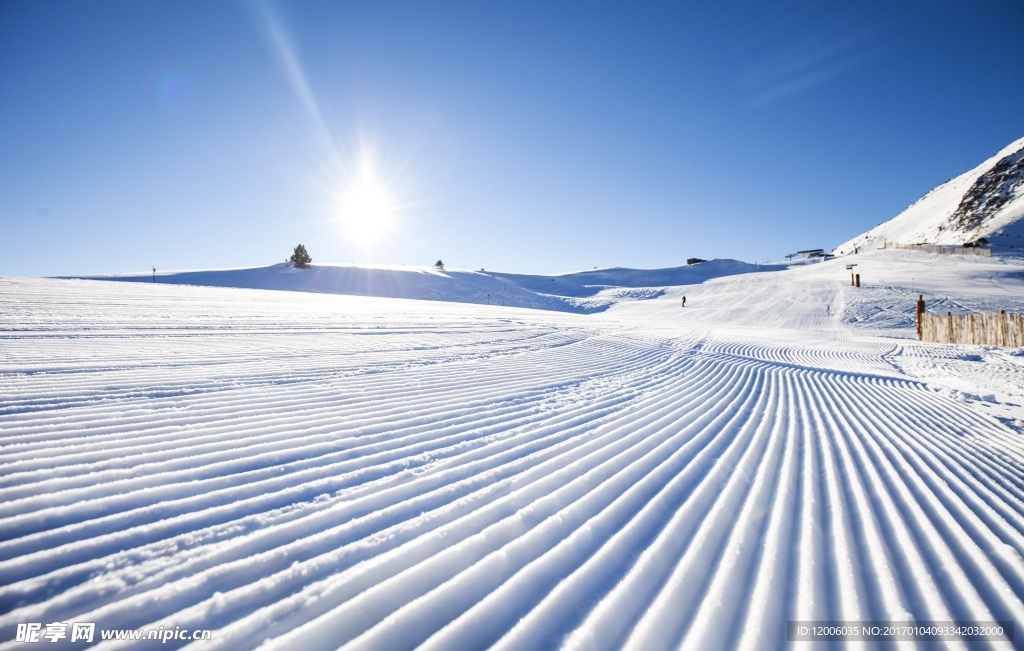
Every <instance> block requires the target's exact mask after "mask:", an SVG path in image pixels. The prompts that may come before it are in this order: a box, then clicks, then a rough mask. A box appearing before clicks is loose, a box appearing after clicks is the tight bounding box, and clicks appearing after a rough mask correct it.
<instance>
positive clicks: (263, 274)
mask: <svg viewBox="0 0 1024 651" xmlns="http://www.w3.org/2000/svg"><path fill="white" fill-rule="evenodd" d="M783 268H784V267H781V266H771V265H754V264H748V263H746V262H740V261H738V260H709V261H707V262H702V263H700V264H696V265H687V266H685V267H671V268H667V269H624V268H614V269H600V270H597V269H595V270H593V271H584V272H578V273H569V274H557V275H552V276H537V275H528V274H512V273H492V272H485V271H482V270H481V271H461V270H453V269H444V270H440V269H435V268H433V267H407V266H381V265H376V266H373V265H330V264H328V265H323V264H316V265H313V266H311V267H310V268H309V269H296V268H295V267H293V266H291V265H288V264H277V265H273V266H270V267H256V268H250V269H222V270H216V271H185V272H169V273H168V272H162V273H160V274H158V275H157V282H158V283H160V284H175V285H204V286H210V287H244V288H248V289H275V290H289V291H303V292H318V293H323V294H348V295H352V296H376V297H380V298H413V299H420V300H433V301H449V302H453V303H480V304H484V305H504V306H507V307H526V308H535V309H542V310H554V311H559V312H577V313H591V312H599V311H602V310H605V309H607V308H608V307H609V306H610V305H612V304H614V303H617V302H619V301H622V300H630V299H644V298H650V297H651V296H656V295H657V294H658V293H659V291H660V290H659V288H662V287H669V286H679V285H693V284H697V283H701V282H704V281H706V280H709V279H711V278H720V277H723V276H731V275H735V274H742V273H751V272H756V271H776V270H780V269H783ZM92 279H96V280H116V281H129V282H147V283H148V282H152V281H153V278H152V276H151V275H144V274H135V275H112V276H95V277H92Z"/></svg>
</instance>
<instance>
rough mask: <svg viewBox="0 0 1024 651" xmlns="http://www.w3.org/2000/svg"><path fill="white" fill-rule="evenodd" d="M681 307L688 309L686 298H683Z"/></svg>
mask: <svg viewBox="0 0 1024 651" xmlns="http://www.w3.org/2000/svg"><path fill="white" fill-rule="evenodd" d="M680 307H686V297H685V296H684V297H683V304H682V305H681V306H680Z"/></svg>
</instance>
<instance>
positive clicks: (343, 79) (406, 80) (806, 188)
mask: <svg viewBox="0 0 1024 651" xmlns="http://www.w3.org/2000/svg"><path fill="white" fill-rule="evenodd" d="M1022 33H1024V2H1022V1H1021V0H963V1H961V0H906V1H899V0H886V1H876V0H862V1H859V2H843V3H837V2H825V1H814V2H811V1H797V0H792V1H787V0H778V1H777V0H757V1H740V0H724V1H722V2H683V1H677V2H666V3H654V2H648V3H638V2H625V1H624V2H596V1H586V2H554V1H547V2H530V1H524V0H516V1H513V2H499V1H495V2H486V1H474V2H390V1H387V0H377V1H372V2H341V1H329V0H301V1H295V2H284V1H278V2H245V1H239V2H229V1H223V2H219V1H215V0H166V1H164V0H147V1H140V0H123V1H122V0H0V227H2V233H0V275H20V276H41V275H62V274H68V275H71V274H88V273H105V272H128V271H136V270H145V269H149V268H150V267H151V266H153V265H155V266H156V267H157V268H158V269H161V270H171V269H195V268H220V267H234V266H261V265H265V264H272V263H276V262H281V261H283V260H284V259H285V258H286V257H287V256H288V255H289V254H290V252H291V249H292V247H293V246H294V245H295V244H297V243H300V242H301V243H304V244H305V245H306V247H307V248H308V249H309V251H310V253H311V254H312V256H313V258H314V261H315V262H340V263H348V262H377V263H391V264H431V263H432V262H433V261H434V260H436V259H437V258H443V259H444V260H445V262H446V263H448V265H449V266H451V267H456V268H471V269H476V268H481V267H485V268H487V269H493V270H502V271H517V272H525V273H557V272H562V271H573V270H579V269H590V268H593V267H595V266H601V267H604V266H631V267H646V268H651V267H664V266H674V265H679V264H684V263H685V259H686V258H687V257H691V256H698V257H702V258H712V257H730V258H738V259H741V260H746V261H751V262H753V261H761V260H766V259H769V258H778V257H781V256H782V255H784V254H786V253H789V252H792V251H795V250H797V249H805V248H813V247H826V248H827V247H831V246H834V245H836V244H838V243H840V242H842V241H844V240H846V239H848V238H850V237H852V236H854V235H856V234H858V233H860V232H862V231H864V230H867V229H868V228H870V227H873V226H875V225H876V224H878V223H880V222H882V221H885V220H887V219H889V218H891V217H893V216H895V215H896V214H897V213H899V212H900V211H901V210H902V209H903V208H905V207H906V206H907V205H908V204H910V203H912V202H913V201H915V200H916V199H918V198H919V197H920V196H921V195H922V194H924V193H925V192H926V191H928V190H929V189H931V188H932V187H934V186H935V185H937V184H939V183H941V182H943V181H945V180H946V179H947V178H950V177H952V176H955V175H957V174H959V173H961V172H963V171H966V170H967V169H969V168H971V167H974V166H975V165H977V164H979V163H981V162H982V161H983V160H984V159H985V158H987V157H989V156H991V155H992V154H994V153H995V152H996V151H997V150H999V149H1000V148H1001V147H1003V146H1005V145H1007V144H1009V143H1010V142H1011V141H1013V140H1015V139H1017V138H1020V137H1021V136H1024V83H1022V77H1021V70H1022V69H1024V38H1022V37H1021V34H1022ZM360 175H363V176H366V175H370V176H372V177H374V178H376V179H377V182H378V183H379V184H380V185H381V186H382V187H386V188H387V192H388V195H389V196H390V197H391V200H392V201H393V202H394V204H395V206H396V208H397V209H396V212H395V219H394V224H393V228H392V230H391V232H390V234H389V236H388V237H386V238H381V239H378V240H376V241H374V242H370V243H367V242H361V241H356V240H354V239H353V238H352V237H351V234H350V233H348V232H347V231H346V228H345V224H344V222H343V220H342V219H341V218H340V217H339V212H340V210H341V209H340V208H339V201H340V200H339V197H340V196H342V195H344V193H345V192H346V188H347V187H350V186H351V185H352V184H353V183H354V182H355V181H354V179H357V178H362V177H361V176H360Z"/></svg>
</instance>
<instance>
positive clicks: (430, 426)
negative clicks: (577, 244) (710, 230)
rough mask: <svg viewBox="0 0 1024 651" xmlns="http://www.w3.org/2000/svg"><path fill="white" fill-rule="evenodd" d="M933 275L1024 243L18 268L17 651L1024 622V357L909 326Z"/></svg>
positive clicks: (8, 476) (654, 639)
mask: <svg viewBox="0 0 1024 651" xmlns="http://www.w3.org/2000/svg"><path fill="white" fill-rule="evenodd" d="M854 261H856V262H858V264H859V267H858V272H860V273H861V274H862V279H863V284H864V287H862V288H860V289H859V290H858V289H856V288H851V287H850V286H849V272H848V271H846V269H845V266H844V265H845V264H847V263H851V262H854ZM919 293H924V294H925V297H926V300H929V302H930V306H936V307H935V309H941V310H943V311H945V310H946V309H953V310H954V311H955V309H956V308H970V309H986V310H987V309H995V308H999V307H1001V308H1003V309H1008V310H1015V311H1021V310H1024V265H1022V264H1021V261H1020V260H1019V259H1012V258H1009V259H999V258H992V259H985V258H973V259H970V258H957V257H955V256H936V255H929V254H919V253H914V252H903V251H878V252H875V253H871V254H866V255H860V256H850V257H848V258H845V259H837V260H833V261H828V262H824V263H821V264H814V265H806V266H802V267H795V268H792V269H789V270H785V271H773V272H761V273H752V274H741V275H732V276H728V277H723V278H718V279H710V280H707V281H706V282H701V283H699V284H691V285H683V286H669V287H660V288H657V291H652V292H650V293H648V294H646V295H645V296H647V297H648V298H647V300H637V295H636V294H631V295H630V297H629V298H624V299H623V300H622V301H620V302H613V304H611V305H610V307H608V309H606V310H605V311H603V312H601V313H599V314H589V315H583V314H571V313H564V312H562V313H559V312H550V311H540V310H526V309H516V308H510V307H502V306H494V305H491V306H488V305H472V304H466V303H449V302H441V301H417V300H401V299H383V298H368V297H353V296H337V295H324V294H313V293H299V292H287V291H268V290H253V289H239V288H211V287H191V286H173V285H165V284H156V285H153V284H139V283H114V282H99V281H86V280H46V279H14V278H6V279H0V441H2V447H0V491H2V492H0V495H2V501H0V531H2V532H3V534H2V539H0V586H2V587H0V642H2V643H0V648H11V649H15V648H19V649H20V648H28V647H26V646H25V645H23V644H20V643H16V642H14V639H15V629H16V627H17V625H18V624H19V623H25V622H41V623H43V624H44V625H45V624H46V623H50V622H58V621H59V622H96V623H97V625H98V627H99V628H104V629H135V628H158V627H160V626H164V627H166V628H169V629H173V628H175V627H182V628H189V629H213V639H212V640H210V641H202V642H195V643H194V648H197V649H204V650H205V649H245V648H252V647H259V646H261V645H263V646H265V647H267V648H272V649H302V650H304V651H309V650H314V649H328V648H336V647H339V646H347V647H348V648H353V649H405V648H412V647H415V646H422V647H423V648H427V649H477V648H485V647H489V646H494V647H496V648H500V649H515V650H520V649H544V648H555V647H560V646H561V647H567V648H579V649H593V648H597V649H604V648H622V647H627V648H636V649H645V650H647V649H666V648H678V647H680V646H683V647H686V648H694V649H731V648H751V649H760V648H774V647H781V646H785V645H786V644H787V641H786V627H787V622H788V621H789V620H843V621H868V620H871V621H880V620H881V621H892V622H906V621H911V620H916V621H927V620H934V621H949V620H961V621H962V620H970V621H992V620H1013V621H1015V622H1016V631H1015V632H1016V636H1017V641H1016V642H1014V643H1009V642H993V643H981V644H980V645H979V643H971V644H972V645H973V646H972V648H974V647H977V646H981V647H986V648H987V647H991V648H1010V647H1011V646H1013V645H1014V644H1016V645H1020V644H1021V642H1020V640H1021V639H1024V630H1022V629H1021V625H1022V624H1024V603H1022V596H1024V560H1022V559H1024V435H1022V431H1024V406H1022V405H1024V355H1022V351H1021V350H1019V349H1017V350H1013V349H999V348H994V347H981V346H947V345H935V344H922V343H919V342H918V341H916V339H913V338H912V336H913V309H914V307H913V305H914V304H913V301H914V300H916V298H917V294H919ZM683 295H686V296H687V304H686V307H685V308H684V307H681V305H680V304H681V302H682V301H681V297H682V296H683ZM40 644H41V645H43V646H44V647H46V648H58V646H59V645H55V644H51V643H49V642H45V641H44V642H41V643H40ZM105 644H106V645H107V647H108V648H114V647H116V646H117V644H116V643H112V642H108V643H105ZM122 644H123V645H125V646H132V645H131V644H130V643H122ZM152 644H153V645H154V646H161V647H166V648H173V647H175V646H180V645H181V644H183V643H182V642H173V641H172V642H169V643H168V644H166V645H161V644H159V643H152ZM789 644H791V645H792V646H793V647H794V648H810V647H811V644H809V643H789ZM904 645H905V646H908V647H910V646H914V644H913V643H904ZM949 645H950V646H952V647H953V648H957V647H961V646H965V645H962V644H960V643H949ZM76 646H79V647H80V646H81V645H78V644H77V643H76ZM135 646H138V643H135Z"/></svg>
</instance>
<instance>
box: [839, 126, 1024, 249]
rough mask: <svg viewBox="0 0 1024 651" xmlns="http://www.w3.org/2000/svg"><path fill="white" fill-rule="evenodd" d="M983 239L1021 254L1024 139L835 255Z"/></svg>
mask: <svg viewBox="0 0 1024 651" xmlns="http://www.w3.org/2000/svg"><path fill="white" fill-rule="evenodd" d="M981 237H984V238H986V239H988V240H989V241H990V242H991V243H992V244H993V245H995V246H997V247H1006V248H1009V247H1014V248H1016V249H1022V248H1024V138H1021V139H1020V140H1017V141H1016V142H1013V143H1011V144H1010V145H1008V146H1007V147H1005V148H1003V149H1002V150H1001V151H999V153H997V154H996V155H995V156H992V157H991V158H989V159H988V160H986V161H985V162H984V163H982V164H981V165H978V166H977V167H975V168H974V169H972V170H970V171H968V172H964V173H963V174H961V175H960V176H957V177H956V178H954V179H950V180H949V181H947V182H945V183H943V184H942V185H940V186H938V187H937V188H935V189H934V190H932V191H931V192H929V193H928V194H926V195H925V196H923V197H922V198H921V199H919V200H918V201H917V202H915V203H914V204H913V205H911V206H910V207H909V208H907V209H906V210H904V211H903V212H901V213H900V214H899V215H897V216H896V217H894V218H892V219H891V220H889V221H887V222H885V223H884V224H881V225H879V226H876V227H875V228H872V229H871V230H869V231H868V232H866V233H863V234H861V235H858V236H857V237H854V238H853V239H851V240H849V241H847V242H844V243H842V244H840V245H839V246H837V247H836V248H835V250H834V251H833V252H834V253H837V254H842V253H852V252H853V250H854V247H858V248H859V249H861V250H865V249H874V248H877V247H880V246H882V243H883V242H884V241H886V240H888V241H889V242H897V243H901V244H957V245H960V244H964V243H965V242H974V241H976V240H978V239H979V238H981Z"/></svg>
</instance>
